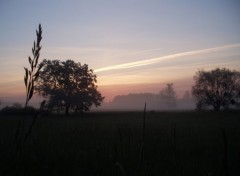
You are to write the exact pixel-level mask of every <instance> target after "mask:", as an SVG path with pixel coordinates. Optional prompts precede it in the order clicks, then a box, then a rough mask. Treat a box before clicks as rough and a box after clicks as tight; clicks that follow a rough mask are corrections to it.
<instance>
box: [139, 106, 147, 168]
mask: <svg viewBox="0 0 240 176" xmlns="http://www.w3.org/2000/svg"><path fill="white" fill-rule="evenodd" d="M146 106H147V105H146V103H145V105H144V110H143V127H142V143H141V146H140V162H141V164H143V163H144V143H145V128H146Z"/></svg>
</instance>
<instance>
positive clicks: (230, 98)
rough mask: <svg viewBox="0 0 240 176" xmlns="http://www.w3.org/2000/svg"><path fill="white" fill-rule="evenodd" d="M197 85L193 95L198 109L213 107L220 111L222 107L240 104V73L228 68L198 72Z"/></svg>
mask: <svg viewBox="0 0 240 176" xmlns="http://www.w3.org/2000/svg"><path fill="white" fill-rule="evenodd" d="M194 80H195V85H194V86H193V87H192V95H193V96H194V97H195V98H196V106H197V108H198V109H201V108H202V107H204V106H206V107H213V109H214V110H215V111H219V110H220V109H221V107H223V108H228V107H229V106H230V105H237V104H239V97H240V73H239V72H237V71H231V70H229V69H226V68H222V69H220V68H216V69H214V70H211V71H198V72H197V73H196V75H195V76H194Z"/></svg>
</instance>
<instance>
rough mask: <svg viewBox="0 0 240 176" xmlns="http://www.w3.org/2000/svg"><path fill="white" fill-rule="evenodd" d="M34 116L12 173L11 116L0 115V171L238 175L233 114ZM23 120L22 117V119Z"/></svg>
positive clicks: (238, 118)
mask: <svg viewBox="0 0 240 176" xmlns="http://www.w3.org/2000/svg"><path fill="white" fill-rule="evenodd" d="M143 114H144V113H143V112H140V111H139V112H92V113H86V114H84V115H70V116H69V117H66V116H64V115H42V116H41V117H39V118H38V119H37V122H36V124H35V126H34V128H33V131H32V133H31V135H30V137H29V138H28V139H27V141H25V142H24V144H23V147H22V152H21V157H20V162H19V168H20V169H18V173H17V174H16V171H15V168H16V164H15V163H16V142H15V136H16V129H17V124H18V120H19V119H21V118H22V116H19V115H1V116H0V175H52V176H54V175H68V176H70V175H80V176H102V175H105V176H106V175H114V176H115V175H116V176H117V175H119V176H121V175H126V176H127V175H129V176H135V175H136V176H145V175H149V176H155V175H156V176H175V175H178V176H181V175H182V176H193V175H194V176H214V175H216V176H231V175H232V176H235V175H240V168H239V166H240V112H239V111H229V112H195V111H186V112H184V111H182V112H146V114H145V117H146V121H145V128H143V124H144V123H143V116H144V115H143ZM28 118H30V117H28Z"/></svg>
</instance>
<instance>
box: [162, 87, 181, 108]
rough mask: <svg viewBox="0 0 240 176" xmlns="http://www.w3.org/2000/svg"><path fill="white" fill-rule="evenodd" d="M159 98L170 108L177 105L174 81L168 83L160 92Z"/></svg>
mask: <svg viewBox="0 0 240 176" xmlns="http://www.w3.org/2000/svg"><path fill="white" fill-rule="evenodd" d="M159 98H160V100H161V102H163V103H164V104H165V105H166V106H167V107H168V108H170V109H172V108H175V107H176V105H177V96H176V92H175V90H174V88H173V83H169V84H167V85H166V87H165V88H164V89H162V90H161V91H160V93H159Z"/></svg>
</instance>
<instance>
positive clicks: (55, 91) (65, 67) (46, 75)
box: [36, 59, 104, 115]
mask: <svg viewBox="0 0 240 176" xmlns="http://www.w3.org/2000/svg"><path fill="white" fill-rule="evenodd" d="M42 65H43V70H42V71H40V73H39V78H38V79H37V84H36V92H37V93H38V94H40V95H42V96H43V97H44V98H47V99H48V101H47V106H48V107H49V108H50V109H52V108H56V109H59V110H63V109H65V114H66V115H68V114H69V110H75V111H80V112H84V111H89V108H90V107H91V106H92V105H93V104H94V105H95V106H96V107H97V106H100V105H101V102H102V101H103V99H104V97H102V95H101V93H100V92H99V91H97V86H96V85H95V83H96V82H97V76H96V75H95V74H93V70H91V69H89V68H88V65H86V64H84V65H81V63H76V62H74V61H73V60H67V61H59V60H46V59H44V60H43V61H42Z"/></svg>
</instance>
